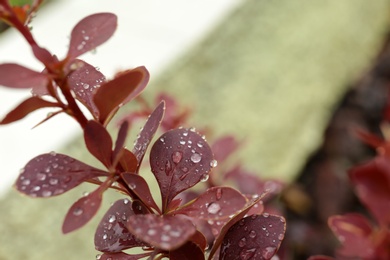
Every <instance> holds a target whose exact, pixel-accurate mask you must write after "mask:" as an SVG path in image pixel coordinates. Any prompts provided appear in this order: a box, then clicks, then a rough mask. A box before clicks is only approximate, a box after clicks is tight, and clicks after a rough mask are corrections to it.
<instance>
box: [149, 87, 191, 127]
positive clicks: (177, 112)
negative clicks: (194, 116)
mask: <svg viewBox="0 0 390 260" xmlns="http://www.w3.org/2000/svg"><path fill="white" fill-rule="evenodd" d="M155 100H156V103H158V102H159V101H160V100H164V101H165V107H166V111H165V115H164V120H163V121H162V123H161V127H162V128H163V130H164V132H166V131H169V130H171V129H174V128H178V127H179V126H182V125H185V124H186V122H187V119H188V117H189V115H190V113H191V111H190V109H189V108H187V107H185V108H184V107H181V106H180V105H179V104H178V102H177V101H176V99H175V98H174V97H172V96H170V95H168V94H167V93H159V94H157V95H156V98H155Z"/></svg>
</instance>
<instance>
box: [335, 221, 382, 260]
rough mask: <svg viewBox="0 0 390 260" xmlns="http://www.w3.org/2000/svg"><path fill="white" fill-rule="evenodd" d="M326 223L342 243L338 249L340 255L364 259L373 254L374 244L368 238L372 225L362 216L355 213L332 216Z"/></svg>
mask: <svg viewBox="0 0 390 260" xmlns="http://www.w3.org/2000/svg"><path fill="white" fill-rule="evenodd" d="M328 225H329V227H330V229H331V230H332V231H333V233H334V234H335V235H336V237H337V238H338V240H340V242H341V243H342V247H341V248H340V249H339V250H338V253H340V255H343V256H349V257H361V258H364V259H371V258H372V257H373V256H374V254H375V246H374V245H373V243H372V242H371V240H370V238H371V236H370V235H371V232H372V227H371V224H370V222H368V220H367V219H366V218H365V217H364V216H362V215H360V214H357V213H350V214H346V215H343V216H332V217H330V218H329V220H328Z"/></svg>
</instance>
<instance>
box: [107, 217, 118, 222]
mask: <svg viewBox="0 0 390 260" xmlns="http://www.w3.org/2000/svg"><path fill="white" fill-rule="evenodd" d="M115 220H116V217H115V215H111V216H110V217H109V219H108V222H109V223H113V222H115Z"/></svg>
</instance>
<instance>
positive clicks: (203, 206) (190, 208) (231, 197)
mask: <svg viewBox="0 0 390 260" xmlns="http://www.w3.org/2000/svg"><path fill="white" fill-rule="evenodd" d="M246 203H247V199H246V198H245V197H244V196H243V195H242V194H241V193H240V192H239V191H237V190H235V189H233V188H231V187H212V188H209V189H208V190H207V191H206V192H204V193H203V194H201V195H199V197H198V198H197V199H195V200H194V201H193V202H192V203H189V204H187V205H185V206H184V207H182V208H180V209H177V210H175V212H174V213H175V214H185V215H187V216H190V217H196V218H199V219H205V220H218V219H225V218H228V217H229V216H231V215H233V214H235V213H236V212H237V211H239V210H241V209H242V208H243V207H245V205H246Z"/></svg>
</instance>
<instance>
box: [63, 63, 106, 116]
mask: <svg viewBox="0 0 390 260" xmlns="http://www.w3.org/2000/svg"><path fill="white" fill-rule="evenodd" d="M72 67H76V69H75V70H73V71H71V72H70V73H69V75H68V77H67V81H68V85H69V87H70V89H72V90H73V91H74V93H75V94H76V98H77V100H79V101H80V102H81V103H83V105H84V106H85V107H87V108H88V110H89V111H90V112H91V114H92V115H93V116H94V117H95V118H96V119H97V118H98V117H99V111H98V109H97V108H96V106H95V104H94V103H93V95H94V94H95V92H96V90H97V89H98V88H99V87H100V85H101V84H102V83H103V82H104V81H105V79H106V78H105V76H104V75H103V74H102V73H101V72H100V71H98V70H97V69H96V68H95V67H94V66H92V65H90V64H88V63H86V62H85V61H82V60H74V61H73V62H72V64H71V65H70V68H72Z"/></svg>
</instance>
